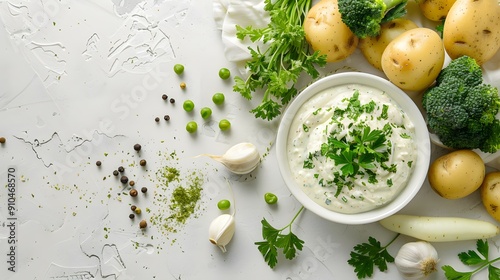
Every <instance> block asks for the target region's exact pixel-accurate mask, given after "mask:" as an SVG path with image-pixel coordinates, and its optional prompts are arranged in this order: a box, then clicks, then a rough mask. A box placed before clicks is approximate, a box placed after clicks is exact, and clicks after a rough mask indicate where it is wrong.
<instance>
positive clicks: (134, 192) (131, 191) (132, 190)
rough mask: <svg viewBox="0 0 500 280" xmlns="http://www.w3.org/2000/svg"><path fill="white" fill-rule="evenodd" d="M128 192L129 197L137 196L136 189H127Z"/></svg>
mask: <svg viewBox="0 0 500 280" xmlns="http://www.w3.org/2000/svg"><path fill="white" fill-rule="evenodd" d="M129 194H130V196H131V197H136V196H137V190H136V189H131V190H130V191H129Z"/></svg>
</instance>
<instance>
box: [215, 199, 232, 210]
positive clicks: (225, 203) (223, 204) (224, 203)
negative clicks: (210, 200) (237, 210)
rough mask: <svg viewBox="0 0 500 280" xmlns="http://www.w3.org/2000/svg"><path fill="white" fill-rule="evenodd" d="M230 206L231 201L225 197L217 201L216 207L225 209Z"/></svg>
mask: <svg viewBox="0 0 500 280" xmlns="http://www.w3.org/2000/svg"><path fill="white" fill-rule="evenodd" d="M229 207H231V202H230V201H229V200H227V199H222V200H220V201H219V202H217V208H219V209H220V210H227V209H229Z"/></svg>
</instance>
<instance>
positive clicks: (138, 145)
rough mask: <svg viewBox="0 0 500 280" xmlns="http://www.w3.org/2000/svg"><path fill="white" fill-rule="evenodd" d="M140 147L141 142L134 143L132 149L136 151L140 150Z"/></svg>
mask: <svg viewBox="0 0 500 280" xmlns="http://www.w3.org/2000/svg"><path fill="white" fill-rule="evenodd" d="M141 148H142V147H141V144H135V145H134V150H136V151H140V150H141Z"/></svg>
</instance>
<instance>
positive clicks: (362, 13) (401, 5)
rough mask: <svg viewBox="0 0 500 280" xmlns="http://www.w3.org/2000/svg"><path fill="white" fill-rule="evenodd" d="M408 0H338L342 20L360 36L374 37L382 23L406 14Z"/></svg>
mask: <svg viewBox="0 0 500 280" xmlns="http://www.w3.org/2000/svg"><path fill="white" fill-rule="evenodd" d="M407 2H408V0H338V5H339V12H340V14H341V17H342V21H343V22H344V23H345V24H346V25H347V26H348V27H349V29H351V31H352V32H353V33H354V34H355V35H356V36H357V37H359V38H365V37H374V36H377V35H378V34H379V33H380V25H381V24H383V23H385V22H388V21H391V20H393V19H396V18H400V17H402V16H404V15H405V14H406V3H407Z"/></svg>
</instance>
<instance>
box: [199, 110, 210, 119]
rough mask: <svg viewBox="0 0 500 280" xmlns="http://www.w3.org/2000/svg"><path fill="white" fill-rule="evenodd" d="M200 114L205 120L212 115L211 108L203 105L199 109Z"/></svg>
mask: <svg viewBox="0 0 500 280" xmlns="http://www.w3.org/2000/svg"><path fill="white" fill-rule="evenodd" d="M200 115H201V117H202V118H203V119H204V120H206V119H208V118H210V116H211V115H212V109H210V108H208V107H203V108H201V110H200Z"/></svg>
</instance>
